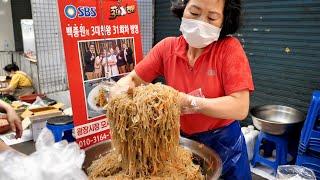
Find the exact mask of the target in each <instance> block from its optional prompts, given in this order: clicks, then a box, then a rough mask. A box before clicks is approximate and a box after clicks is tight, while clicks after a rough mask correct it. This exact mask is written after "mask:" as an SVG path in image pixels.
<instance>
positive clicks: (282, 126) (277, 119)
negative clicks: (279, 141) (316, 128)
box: [250, 105, 305, 135]
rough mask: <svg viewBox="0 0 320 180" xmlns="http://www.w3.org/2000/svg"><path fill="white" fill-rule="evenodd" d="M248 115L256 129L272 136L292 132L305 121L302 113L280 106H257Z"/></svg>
mask: <svg viewBox="0 0 320 180" xmlns="http://www.w3.org/2000/svg"><path fill="white" fill-rule="evenodd" d="M250 115H251V117H252V121H253V125H254V126H255V127H256V128H257V129H259V130H261V131H263V132H266V133H269V134H273V135H283V134H285V133H290V132H293V131H294V130H295V129H296V128H297V127H299V126H302V122H303V121H304V120H305V115H304V114H303V113H302V112H300V111H298V110H296V109H294V108H291V107H287V106H280V105H264V106H257V107H254V108H252V109H251V110H250Z"/></svg>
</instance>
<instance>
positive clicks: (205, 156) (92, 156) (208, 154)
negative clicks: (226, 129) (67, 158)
mask: <svg viewBox="0 0 320 180" xmlns="http://www.w3.org/2000/svg"><path fill="white" fill-rule="evenodd" d="M180 145H181V146H183V147H185V148H187V149H189V150H190V151H191V152H192V153H193V159H194V163H196V164H199V165H200V166H201V171H202V174H204V175H205V176H206V179H210V180H211V179H212V180H215V179H218V178H219V177H220V175H221V171H222V163H221V160H220V157H219V155H218V154H217V153H216V152H215V151H213V150H212V149H210V148H208V147H206V146H205V145H203V144H200V143H198V142H196V141H192V140H189V139H186V138H180ZM112 150H113V149H112V145H111V141H106V142H103V143H100V144H97V145H95V146H93V147H90V148H89V149H87V150H86V158H85V160H84V163H83V169H84V170H85V171H86V169H87V168H88V167H89V166H90V165H91V163H92V162H93V161H94V160H96V159H98V158H99V157H101V155H102V156H103V155H105V154H107V153H109V152H110V151H112Z"/></svg>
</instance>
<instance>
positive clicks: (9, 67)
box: [3, 64, 19, 72]
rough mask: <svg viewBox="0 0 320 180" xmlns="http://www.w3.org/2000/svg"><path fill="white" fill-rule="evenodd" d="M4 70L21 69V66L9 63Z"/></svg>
mask: <svg viewBox="0 0 320 180" xmlns="http://www.w3.org/2000/svg"><path fill="white" fill-rule="evenodd" d="M3 70H5V71H6V72H11V71H19V67H18V66H17V65H16V64H8V65H6V66H5V67H4V68H3Z"/></svg>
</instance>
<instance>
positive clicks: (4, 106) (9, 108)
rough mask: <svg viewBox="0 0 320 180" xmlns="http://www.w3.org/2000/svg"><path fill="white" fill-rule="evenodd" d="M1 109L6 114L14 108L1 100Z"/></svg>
mask: <svg viewBox="0 0 320 180" xmlns="http://www.w3.org/2000/svg"><path fill="white" fill-rule="evenodd" d="M0 108H2V109H4V110H5V111H6V112H8V111H9V110H11V109H12V107H11V106H10V105H9V104H8V103H6V102H4V101H2V100H0Z"/></svg>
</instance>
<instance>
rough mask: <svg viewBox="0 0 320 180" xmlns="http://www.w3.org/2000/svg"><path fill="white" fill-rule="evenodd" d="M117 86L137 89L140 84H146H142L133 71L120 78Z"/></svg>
mask: <svg viewBox="0 0 320 180" xmlns="http://www.w3.org/2000/svg"><path fill="white" fill-rule="evenodd" d="M117 84H118V85H120V86H129V87H137V86H139V85H141V84H147V82H144V81H143V80H142V79H141V78H140V77H139V76H138V75H137V73H136V72H135V71H134V70H133V71H131V72H130V73H129V74H128V75H127V76H125V77H123V78H121V79H120V80H119V81H118V82H117Z"/></svg>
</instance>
